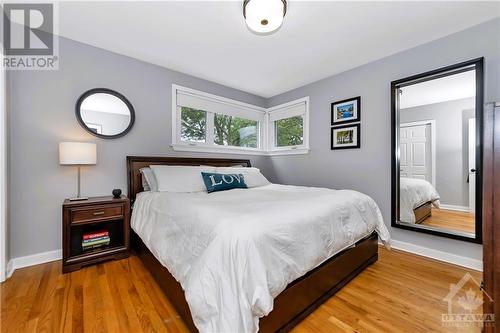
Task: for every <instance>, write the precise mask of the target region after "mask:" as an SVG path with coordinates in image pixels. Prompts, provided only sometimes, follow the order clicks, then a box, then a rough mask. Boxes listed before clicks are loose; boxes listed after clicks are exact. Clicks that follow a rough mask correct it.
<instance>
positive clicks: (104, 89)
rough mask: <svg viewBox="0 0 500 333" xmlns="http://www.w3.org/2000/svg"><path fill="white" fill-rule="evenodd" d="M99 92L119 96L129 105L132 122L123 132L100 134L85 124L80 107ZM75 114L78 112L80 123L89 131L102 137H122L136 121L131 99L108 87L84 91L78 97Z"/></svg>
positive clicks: (77, 117) (77, 116)
mask: <svg viewBox="0 0 500 333" xmlns="http://www.w3.org/2000/svg"><path fill="white" fill-rule="evenodd" d="M98 93H102V94H109V95H113V96H115V97H118V98H119V99H120V100H122V101H123V103H125V105H127V107H128V109H129V111H130V123H129V125H128V126H127V128H126V129H124V130H123V131H122V132H120V133H118V134H115V135H104V134H99V133H96V132H93V131H91V130H90V129H89V128H88V127H87V125H86V124H85V122H84V121H83V119H82V116H81V114H80V107H81V105H82V103H83V101H84V100H85V99H86V98H87V97H89V96H91V95H94V94H98ZM75 114H76V119H77V120H78V123H80V125H81V126H82V127H83V128H84V129H85V130H86V131H87V132H89V133H90V134H92V135H94V136H97V137H99V138H101V139H116V138H120V137H122V136H124V135H126V134H127V133H128V132H130V130H131V129H132V127H133V126H134V123H135V111H134V107H133V106H132V104H131V103H130V102H129V100H128V99H127V98H126V97H125V96H123V95H122V94H120V93H119V92H117V91H114V90H111V89H108V88H94V89H90V90H88V91H86V92H84V93H83V94H82V95H81V96H80V97H79V98H78V101H77V102H76V107H75Z"/></svg>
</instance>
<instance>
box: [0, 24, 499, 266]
mask: <svg viewBox="0 0 500 333" xmlns="http://www.w3.org/2000/svg"><path fill="white" fill-rule="evenodd" d="M499 32H500V19H497V20H496V21H492V22H488V23H485V24H482V25H480V26H477V27H474V28H471V29H469V30H466V31H464V32H461V33H458V34H455V35H452V36H449V37H446V38H443V39H441V40H438V41H435V42H432V43H428V44H425V45H422V46H419V47H417V48H414V49H411V50H408V51H405V52H402V53H399V54H396V55H393V56H390V57H388V58H384V59H382V60H379V61H376V62H372V63H370V64H367V65H364V66H361V67H358V68H356V69H353V70H350V71H348V72H345V73H342V74H339V75H336V76H333V77H330V78H327V79H325V80H321V81H318V82H315V83H312V84H310V85H307V86H305V87H302V88H298V89H295V90H293V91H290V92H288V93H285V94H282V95H279V96H276V97H273V98H271V99H269V100H266V99H263V98H260V97H257V96H253V95H250V94H247V93H244V92H241V91H237V90H234V89H230V88H227V87H224V86H221V85H217V84H214V83H211V82H208V81H204V80H201V79H197V78H194V77H191V76H187V75H184V74H182V73H178V72H174V71H171V70H168V69H165V68H162V67H158V66H154V65H151V64H148V63H144V62H141V61H138V60H135V59H132V58H129V57H125V56H121V55H117V54H115V53H112V52H108V51H104V50H101V49H97V48H94V47H91V46H88V45H84V44H80V43H77V42H74V41H70V40H67V39H64V38H62V39H61V40H60V69H59V70H58V71H45V72H44V71H15V72H11V75H9V78H8V84H9V85H10V87H9V89H10V99H11V110H10V137H9V140H10V144H9V149H10V154H11V155H10V157H11V158H10V185H9V194H10V198H9V200H10V207H9V208H10V228H9V238H10V249H9V251H10V257H12V258H16V257H21V256H25V255H30V254H35V253H39V252H44V251H50V250H56V249H60V248H61V202H62V200H63V199H64V198H67V197H71V196H73V195H74V194H75V190H76V170H75V168H73V167H64V166H59V164H58V151H57V149H58V143H59V142H60V141H68V140H75V141H92V142H96V143H97V145H98V165H97V166H93V167H87V168H84V170H83V189H82V190H83V192H84V194H86V195H102V194H105V193H110V191H111V189H112V188H122V189H125V188H126V176H125V156H126V155H161V156H165V155H172V156H173V155H182V156H189V155H190V154H187V153H176V152H173V151H172V150H171V148H169V145H170V143H171V142H170V141H171V124H170V122H171V117H170V112H171V110H170V108H171V84H172V83H176V84H180V85H184V86H188V87H191V88H195V89H199V90H202V91H206V92H209V93H214V94H218V95H221V96H226V97H230V98H234V99H237V100H240V101H243V102H247V103H251V104H255V105H260V106H273V105H276V104H280V103H283V102H287V101H289V100H291V99H295V98H299V97H303V96H310V111H311V114H310V121H311V125H310V126H311V138H310V144H311V152H310V154H307V155H296V156H275V157H272V158H267V157H252V158H251V159H252V163H253V164H254V165H256V166H257V167H260V168H261V169H262V170H263V173H264V174H265V175H266V176H268V177H269V178H270V180H271V181H278V182H280V183H285V184H298V185H309V186H324V187H331V188H352V189H355V190H359V191H362V192H364V193H366V194H368V195H370V196H372V197H373V198H374V199H375V200H376V201H377V203H378V204H379V205H380V207H381V210H382V213H383V215H384V218H385V221H386V223H387V224H388V225H390V160H391V153H390V105H389V103H390V102H389V101H390V93H389V84H390V82H391V81H392V80H395V79H398V78H401V77H405V76H408V75H412V74H416V73H420V72H423V71H427V70H431V69H435V68H439V67H442V66H446V65H449V64H452V63H457V62H460V61H463V60H468V59H472V58H475V57H479V56H484V57H485V58H486V100H487V101H488V100H491V101H492V100H500V89H499V87H500V85H499V82H500V45H499V44H498V43H499V40H498V35H499ZM332 61H335V59H332ZM95 87H107V88H111V89H115V90H117V91H119V92H121V93H122V94H124V95H125V96H127V98H128V99H129V100H130V102H131V103H132V104H133V106H134V108H135V110H136V112H137V119H136V124H135V126H134V128H133V129H132V131H131V132H130V133H129V134H128V135H126V136H125V137H123V138H120V139H116V140H102V139H98V138H96V137H93V136H91V135H90V134H88V133H87V132H85V131H84V130H83V129H82V128H80V126H79V125H78V123H77V121H76V119H75V115H74V105H75V102H76V100H77V98H78V97H79V96H80V94H82V93H83V92H84V91H86V90H88V89H91V88H95ZM358 95H361V96H362V133H361V135H362V136H361V145H362V148H361V149H358V150H344V151H341V150H338V151H330V148H329V142H330V126H329V123H330V103H331V102H333V101H335V100H340V99H344V98H348V97H353V96H358ZM203 155H204V156H205V155H207V154H203ZM214 156H217V155H214ZM224 157H231V156H228V155H224ZM235 157H236V156H235ZM238 157H240V158H241V155H240V156H238ZM273 171H275V172H273ZM391 233H392V235H393V238H394V239H395V240H400V241H406V242H409V243H413V244H417V245H421V246H424V247H429V248H434V249H438V250H441V251H448V252H450V253H453V254H458V255H463V256H467V257H471V258H477V259H479V258H481V246H479V245H474V244H468V243H467V244H465V243H463V242H459V241H453V240H448V239H443V238H437V237H434V236H427V235H423V234H419V233H415V232H411V231H404V230H400V229H391Z"/></svg>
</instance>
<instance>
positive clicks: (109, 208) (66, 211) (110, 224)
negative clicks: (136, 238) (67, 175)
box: [62, 196, 130, 273]
mask: <svg viewBox="0 0 500 333" xmlns="http://www.w3.org/2000/svg"><path fill="white" fill-rule="evenodd" d="M62 210H63V214H62V216H63V221H62V222H63V232H62V243H63V262H62V264H63V273H67V272H71V271H74V270H78V269H80V268H82V267H83V266H87V265H91V264H95V263H97V262H101V261H104V260H108V259H123V258H126V257H128V255H129V249H130V229H129V228H130V200H129V199H128V198H127V197H125V196H122V197H121V198H118V199H115V198H113V197H112V196H106V197H93V198H89V199H88V200H82V201H70V200H69V199H66V200H65V201H64V203H63V206H62ZM101 230H105V231H106V232H107V233H108V234H109V244H106V245H104V246H100V247H95V248H91V249H84V248H83V245H82V241H83V235H84V234H89V233H92V232H98V231H101Z"/></svg>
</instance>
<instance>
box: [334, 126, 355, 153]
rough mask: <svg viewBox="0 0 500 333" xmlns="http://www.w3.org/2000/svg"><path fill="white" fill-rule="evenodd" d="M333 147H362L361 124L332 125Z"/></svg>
mask: <svg viewBox="0 0 500 333" xmlns="http://www.w3.org/2000/svg"><path fill="white" fill-rule="evenodd" d="M331 145H332V147H331V149H332V150H335V149H350V148H359V147H361V130H360V124H354V125H346V126H339V127H332V132H331Z"/></svg>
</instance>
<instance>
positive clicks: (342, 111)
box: [332, 96, 361, 126]
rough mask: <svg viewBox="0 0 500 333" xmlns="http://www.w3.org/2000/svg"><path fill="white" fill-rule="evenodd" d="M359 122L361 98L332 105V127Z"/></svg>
mask: <svg viewBox="0 0 500 333" xmlns="http://www.w3.org/2000/svg"><path fill="white" fill-rule="evenodd" d="M360 120H361V96H358V97H353V98H350V99H344V100H343V101H338V102H334V103H332V126H333V125H338V124H345V123H351V122H355V121H360Z"/></svg>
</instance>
